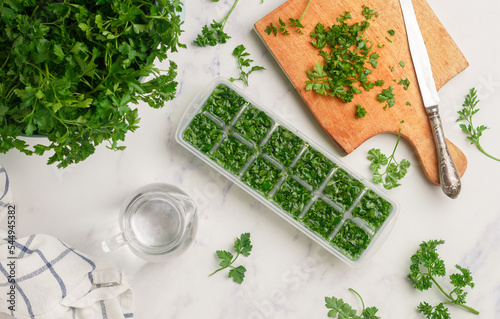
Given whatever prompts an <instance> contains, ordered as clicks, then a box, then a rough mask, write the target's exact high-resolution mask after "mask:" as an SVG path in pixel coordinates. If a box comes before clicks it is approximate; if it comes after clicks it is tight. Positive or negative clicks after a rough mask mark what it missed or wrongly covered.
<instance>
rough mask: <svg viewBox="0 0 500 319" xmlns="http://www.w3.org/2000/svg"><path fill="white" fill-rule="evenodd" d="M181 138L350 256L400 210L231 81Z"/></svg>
mask: <svg viewBox="0 0 500 319" xmlns="http://www.w3.org/2000/svg"><path fill="white" fill-rule="evenodd" d="M182 138H183V140H184V141H186V142H187V143H189V144H190V145H191V146H192V147H194V148H195V149H196V150H197V151H199V152H200V153H201V156H205V158H206V159H209V160H211V161H213V162H214V163H216V164H217V166H218V167H219V168H220V169H222V170H225V171H226V172H229V173H230V174H232V176H233V177H234V178H235V179H236V180H237V181H238V182H239V184H240V186H242V187H243V188H244V189H246V190H252V191H253V192H254V193H256V196H257V197H258V198H260V200H262V201H265V202H267V204H269V205H270V206H274V207H275V209H277V210H278V211H280V212H281V213H282V214H284V215H286V216H288V217H289V218H288V219H289V220H291V221H292V223H295V225H296V226H297V227H298V228H299V229H302V230H303V231H304V232H305V233H308V234H309V235H310V236H312V237H315V238H316V239H319V240H320V241H323V242H326V243H328V245H330V246H331V247H333V248H334V249H335V250H337V251H338V252H340V253H341V254H342V255H343V256H345V257H347V258H348V259H349V260H351V261H355V260H358V259H359V258H360V257H361V256H362V255H363V253H364V252H365V251H366V250H367V249H368V247H369V245H370V243H371V242H372V240H373V239H374V238H375V236H376V235H377V233H378V231H379V230H380V229H381V227H382V226H383V225H384V223H385V222H386V221H387V219H388V218H389V216H390V215H391V214H392V213H393V211H394V206H393V205H392V204H391V202H390V201H388V200H386V199H384V198H383V197H382V196H381V195H379V194H378V193H377V192H375V191H374V190H372V189H370V188H369V186H367V185H366V184H364V183H363V182H361V181H360V180H358V179H357V178H356V177H354V176H353V174H351V173H349V172H348V171H347V170H346V169H345V168H343V167H341V166H339V165H338V164H337V163H336V162H334V161H332V160H331V159H330V158H329V157H327V156H325V155H324V154H323V153H322V152H320V151H319V150H317V149H315V148H314V147H312V146H311V145H309V143H308V142H305V141H304V139H303V138H301V137H299V136H298V135H297V134H296V133H294V132H293V131H292V130H291V129H289V128H287V127H285V126H284V125H282V124H280V123H278V122H277V121H276V120H275V119H274V118H273V117H271V116H270V115H269V114H268V113H266V112H265V111H263V110H261V109H260V108H259V107H257V106H255V105H253V104H252V103H250V102H248V100H247V99H246V98H244V97H242V96H241V95H240V94H238V93H237V92H236V91H234V90H233V89H231V88H230V87H229V86H227V85H225V84H219V85H217V86H216V87H215V89H214V90H213V91H212V92H211V94H210V95H209V96H208V98H207V99H206V101H205V102H204V104H203V105H202V106H201V109H200V110H199V112H198V113H197V114H196V115H195V116H194V117H193V119H192V120H191V122H190V123H189V125H188V126H187V128H186V129H185V130H184V132H183V134H182ZM254 195H255V194H254Z"/></svg>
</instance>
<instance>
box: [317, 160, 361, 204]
mask: <svg viewBox="0 0 500 319" xmlns="http://www.w3.org/2000/svg"><path fill="white" fill-rule="evenodd" d="M364 188H365V186H364V185H363V183H361V182H360V181H358V180H357V179H355V178H354V177H352V176H351V175H349V174H348V173H347V172H346V171H345V170H343V169H341V168H339V169H338V170H336V171H335V173H334V174H333V176H332V178H331V179H330V180H329V181H328V183H327V184H326V187H325V190H324V193H325V195H327V196H328V197H329V198H330V199H332V200H333V201H335V202H336V203H338V204H339V205H341V206H342V207H343V208H344V209H348V208H349V207H350V206H351V205H352V203H353V202H354V200H356V198H357V197H358V195H359V194H360V193H361V191H362V190H363V189H364Z"/></svg>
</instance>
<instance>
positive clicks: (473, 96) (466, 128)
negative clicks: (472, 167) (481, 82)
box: [457, 88, 500, 161]
mask: <svg viewBox="0 0 500 319" xmlns="http://www.w3.org/2000/svg"><path fill="white" fill-rule="evenodd" d="M478 103H479V100H478V98H477V90H476V89H475V88H472V89H470V91H469V93H468V94H467V95H466V96H465V100H464V103H463V104H462V106H463V108H462V109H461V110H460V111H458V112H457V113H458V115H459V117H458V119H457V122H458V121H465V122H467V124H460V128H461V129H462V131H463V132H464V133H466V134H467V135H468V136H467V139H468V140H469V141H470V143H471V144H474V145H476V147H477V148H478V149H479V150H480V151H481V152H482V153H483V154H485V155H486V156H488V157H490V158H492V159H494V160H496V161H500V158H498V157H494V156H492V155H491V154H489V153H487V152H486V151H485V150H484V149H483V147H482V146H481V144H480V143H479V138H480V137H481V135H482V134H483V131H484V130H486V129H488V127H487V126H485V125H480V126H478V127H476V126H474V124H473V123H472V116H473V115H474V114H476V113H477V112H479V109H478V108H476V106H477V104H478Z"/></svg>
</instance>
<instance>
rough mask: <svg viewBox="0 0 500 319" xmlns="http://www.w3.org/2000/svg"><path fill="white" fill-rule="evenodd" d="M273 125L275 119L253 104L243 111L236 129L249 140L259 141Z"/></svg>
mask: <svg viewBox="0 0 500 319" xmlns="http://www.w3.org/2000/svg"><path fill="white" fill-rule="evenodd" d="M272 125H273V120H271V118H270V117H269V116H267V114H266V113H265V112H264V111H261V110H259V109H257V108H255V107H253V106H250V107H249V108H248V109H246V110H245V112H243V114H242V115H241V117H240V118H239V119H238V121H237V122H236V124H235V126H234V129H235V130H236V132H238V133H240V134H241V135H243V137H244V138H245V139H247V140H249V141H254V142H255V143H257V144H258V143H259V142H260V141H262V139H263V138H264V136H266V134H267V132H268V131H269V129H270V128H271V126H272Z"/></svg>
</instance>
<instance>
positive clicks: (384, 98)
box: [377, 86, 396, 110]
mask: <svg viewBox="0 0 500 319" xmlns="http://www.w3.org/2000/svg"><path fill="white" fill-rule="evenodd" d="M377 100H378V101H380V102H386V105H385V106H384V110H385V109H386V108H387V107H389V108H391V107H393V106H394V104H395V103H396V99H395V96H394V89H393V88H392V86H389V87H388V88H387V89H383V90H382V93H380V94H379V95H378V96H377Z"/></svg>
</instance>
